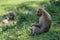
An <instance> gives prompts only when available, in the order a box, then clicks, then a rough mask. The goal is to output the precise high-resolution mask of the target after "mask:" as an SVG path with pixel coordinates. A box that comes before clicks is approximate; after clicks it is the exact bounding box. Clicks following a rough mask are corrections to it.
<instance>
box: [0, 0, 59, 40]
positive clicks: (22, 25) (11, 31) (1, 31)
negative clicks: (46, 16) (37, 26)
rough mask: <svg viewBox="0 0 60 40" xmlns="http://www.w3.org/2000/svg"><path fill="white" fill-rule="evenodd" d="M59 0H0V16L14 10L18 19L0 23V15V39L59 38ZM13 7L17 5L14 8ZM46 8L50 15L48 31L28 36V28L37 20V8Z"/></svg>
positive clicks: (36, 39) (38, 39) (31, 39)
mask: <svg viewBox="0 0 60 40" xmlns="http://www.w3.org/2000/svg"><path fill="white" fill-rule="evenodd" d="M59 3H60V1H54V0H53V1H52V0H42V1H41V0H33V1H32V0H22V1H21V0H19V1H18V0H0V16H4V15H6V14H7V12H9V11H16V10H17V11H16V13H17V18H18V20H16V21H14V23H13V21H12V22H11V24H10V25H4V24H3V23H2V20H3V19H4V18H3V17H0V40H60V17H59V16H60V14H59V13H60V4H59ZM14 7H17V9H16V10H14ZM40 7H42V8H44V9H46V10H47V11H48V12H49V13H50V14H51V16H52V25H51V28H50V30H49V32H47V33H45V34H41V35H35V36H34V37H30V36H29V33H30V32H29V31H28V28H29V27H30V26H31V24H32V23H34V22H35V21H37V19H38V16H37V15H36V13H37V9H38V8H40Z"/></svg>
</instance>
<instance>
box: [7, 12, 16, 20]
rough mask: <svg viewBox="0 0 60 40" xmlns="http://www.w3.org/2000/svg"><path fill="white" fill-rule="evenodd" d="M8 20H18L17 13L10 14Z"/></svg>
mask: <svg viewBox="0 0 60 40" xmlns="http://www.w3.org/2000/svg"><path fill="white" fill-rule="evenodd" d="M8 18H9V20H15V19H16V13H15V12H10V13H9V14H8Z"/></svg>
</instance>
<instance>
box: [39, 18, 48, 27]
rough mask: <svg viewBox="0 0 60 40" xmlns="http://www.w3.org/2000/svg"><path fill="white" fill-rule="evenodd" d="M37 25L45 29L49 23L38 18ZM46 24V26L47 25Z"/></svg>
mask: <svg viewBox="0 0 60 40" xmlns="http://www.w3.org/2000/svg"><path fill="white" fill-rule="evenodd" d="M39 24H40V25H41V27H47V26H48V25H49V22H48V20H47V19H44V18H40V19H39ZM47 24H48V25H47Z"/></svg>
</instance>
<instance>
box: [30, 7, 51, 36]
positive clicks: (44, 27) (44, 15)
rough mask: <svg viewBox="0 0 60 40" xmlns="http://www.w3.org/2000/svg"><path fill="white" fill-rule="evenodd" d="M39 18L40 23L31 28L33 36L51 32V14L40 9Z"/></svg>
mask: <svg viewBox="0 0 60 40" xmlns="http://www.w3.org/2000/svg"><path fill="white" fill-rule="evenodd" d="M38 16H39V19H38V20H39V21H38V22H36V23H34V24H33V25H32V26H31V28H30V29H31V34H30V35H31V36H32V35H35V34H36V35H37V34H42V33H46V32H48V31H49V29H50V27H51V16H50V14H49V13H48V12H47V11H46V10H44V9H43V8H39V9H38Z"/></svg>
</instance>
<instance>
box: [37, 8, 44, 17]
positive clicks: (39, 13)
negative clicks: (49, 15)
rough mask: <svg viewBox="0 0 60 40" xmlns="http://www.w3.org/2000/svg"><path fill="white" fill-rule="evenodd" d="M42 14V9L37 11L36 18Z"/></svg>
mask: <svg viewBox="0 0 60 40" xmlns="http://www.w3.org/2000/svg"><path fill="white" fill-rule="evenodd" d="M42 12H43V10H42V8H40V9H38V16H41V15H42Z"/></svg>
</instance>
